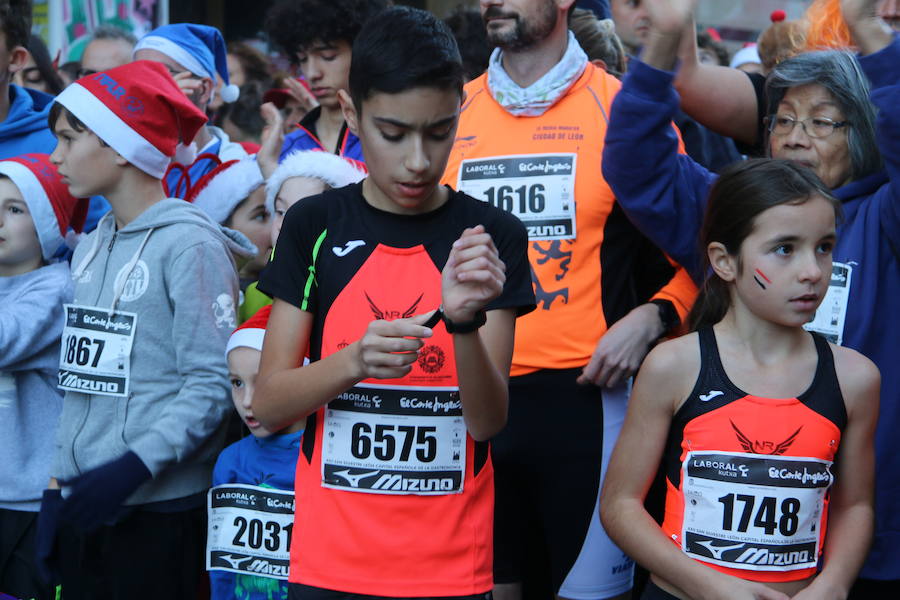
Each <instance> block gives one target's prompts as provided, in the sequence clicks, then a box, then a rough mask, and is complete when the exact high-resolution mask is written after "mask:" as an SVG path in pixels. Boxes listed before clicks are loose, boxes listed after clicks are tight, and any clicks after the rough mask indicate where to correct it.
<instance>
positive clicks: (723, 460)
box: [662, 328, 847, 582]
mask: <svg viewBox="0 0 900 600" xmlns="http://www.w3.org/2000/svg"><path fill="white" fill-rule="evenodd" d="M698 334H699V343H700V355H701V367H700V375H699V377H698V378H697V383H696V385H695V386H694V389H693V391H692V392H691V395H690V396H689V397H688V399H687V400H686V401H685V402H684V404H683V405H682V406H681V407H680V408H679V409H678V411H677V412H676V413H675V415H674V417H673V419H672V425H671V429H670V432H669V437H668V441H667V443H666V450H665V454H664V458H663V465H664V469H665V474H666V490H667V491H666V508H665V518H664V520H663V524H662V529H663V532H664V533H665V534H666V535H667V536H668V537H669V539H671V540H672V541H673V542H674V543H675V544H677V545H678V546H679V547H680V548H681V549H682V550H683V551H684V552H685V553H686V554H687V555H688V556H690V557H691V558H694V559H696V560H698V561H701V562H703V563H704V564H707V565H708V566H710V567H712V568H714V569H716V570H718V571H721V572H723V573H727V574H729V575H734V576H736V577H740V578H743V579H749V580H754V581H763V582H774V581H794V580H799V579H805V578H807V577H810V576H812V575H815V573H816V564H817V562H818V560H819V556H820V555H821V553H822V549H823V544H824V540H825V528H826V524H827V517H828V503H829V497H830V490H831V485H832V482H833V474H832V463H833V462H834V459H835V455H836V453H837V451H838V447H839V445H840V441H841V432H842V431H843V429H844V427H845V426H846V423H847V411H846V407H845V405H844V399H843V396H842V395H841V391H840V386H839V384H838V379H837V374H836V373H835V369H834V357H833V355H832V352H831V349H830V348H829V346H828V342H826V341H825V340H824V338H822V337H820V336H818V335H816V334H811V335H813V338H814V340H815V345H816V351H817V353H818V366H817V367H816V372H815V375H814V377H813V382H812V384H811V385H810V386H809V388H808V389H807V390H806V391H805V392H804V393H803V394H800V395H799V396H798V397H796V398H762V397H759V396H753V395H751V394H747V393H746V392H744V391H742V390H740V389H739V388H738V387H737V386H735V385H734V383H732V382H731V380H730V379H729V378H728V376H727V375H726V374H725V370H724V368H723V367H722V361H721V359H720V357H719V351H718V347H717V345H716V338H715V334H714V333H713V330H712V329H711V328H705V329H701V330H700V331H699V332H698Z"/></svg>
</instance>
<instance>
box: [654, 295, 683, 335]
mask: <svg viewBox="0 0 900 600" xmlns="http://www.w3.org/2000/svg"><path fill="white" fill-rule="evenodd" d="M650 304H655V305H656V307H657V308H659V320H660V321H662V324H663V333H662V335H661V336H659V337H663V336H664V335H668V334H669V333H671V332H672V330H673V329H675V328H676V327H678V326H679V325H681V317H679V316H678V311H677V310H675V305H674V304H672V303H671V302H670V301H669V300H662V299H655V300H651V301H650Z"/></svg>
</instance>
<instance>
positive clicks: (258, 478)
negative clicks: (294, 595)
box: [209, 431, 303, 600]
mask: <svg viewBox="0 0 900 600" xmlns="http://www.w3.org/2000/svg"><path fill="white" fill-rule="evenodd" d="M302 435H303V432H302V431H298V432H296V433H286V434H283V435H272V436H270V437H267V438H262V439H260V438H256V437H254V436H252V435H250V436H247V437H245V438H243V439H241V440H240V441H238V442H235V443H234V444H232V445H230V446H228V447H227V448H225V449H224V450H223V451H222V454H220V455H219V460H217V461H216V468H215V469H214V470H213V479H212V483H213V486H217V485H223V484H226V483H247V484H251V485H259V486H262V487H271V488H275V489H279V490H293V489H294V472H295V470H296V468H297V456H298V454H299V452H300V438H301V436H302ZM209 582H210V587H211V591H212V600H287V582H286V581H279V580H277V579H271V578H268V577H255V576H253V575H243V574H238V573H231V572H229V571H210V572H209Z"/></svg>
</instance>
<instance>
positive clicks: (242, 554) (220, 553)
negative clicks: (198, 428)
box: [206, 306, 306, 600]
mask: <svg viewBox="0 0 900 600" xmlns="http://www.w3.org/2000/svg"><path fill="white" fill-rule="evenodd" d="M271 309H272V307H271V306H265V307H263V308H262V309H260V311H259V312H257V313H256V314H255V315H253V316H252V317H251V318H250V319H248V320H247V322H246V323H244V324H243V325H241V326H240V327H239V328H237V329H236V330H235V332H234V333H233V334H232V335H231V338H230V339H229V340H228V346H227V349H226V353H227V357H228V377H229V379H230V381H231V399H232V401H233V402H234V408H235V409H236V410H237V412H238V414H239V415H240V417H241V420H242V421H243V422H244V424H245V425H246V426H247V428H248V429H249V430H250V433H251V434H253V435H250V436H247V437H245V438H243V439H242V440H240V441H238V442H236V443H234V444H232V445H230V446H228V447H227V448H225V450H223V451H222V454H220V455H219V460H218V461H216V468H215V470H213V488H212V489H211V490H210V492H209V519H210V531H211V535H210V537H209V540H208V544H207V562H206V566H207V569H209V579H210V586H211V589H212V598H213V600H234V599H236V598H241V599H246V600H268V599H269V598H287V567H288V563H289V549H290V548H289V547H290V533H289V532H290V529H291V525H292V523H293V513H294V471H295V466H296V463H297V454H298V452H299V449H300V438H301V436H302V435H303V428H304V426H305V424H306V420H305V419H303V420H301V421H298V422H296V423H294V424H293V425H291V426H289V427H287V428H286V429H283V430H281V431H277V432H272V431H269V430H267V429H266V428H265V427H263V426H262V424H260V422H259V421H257V420H256V419H255V418H254V417H253V408H252V407H251V405H250V400H251V398H252V397H253V388H254V386H255V384H256V375H257V372H258V371H259V357H260V353H261V351H262V343H263V338H264V337H265V333H266V324H267V322H268V320H269V313H270V312H271ZM231 492H237V493H238V494H241V493H244V494H248V493H249V494H252V495H253V496H254V500H253V501H252V502H251V503H249V504H248V503H243V502H237V501H235V498H237V497H239V496H235V495H233V494H232V493H231ZM244 497H246V496H244ZM254 520H256V521H259V522H260V523H264V524H265V525H264V530H263V537H264V544H262V545H259V544H255V543H252V540H250V539H249V538H248V536H251V535H252V534H251V530H252V527H253V526H252V525H250V524H252V523H253V521H254ZM245 523H246V524H248V527H247V529H246V530H245V531H243V532H242V526H243V524H245ZM257 546H259V547H257ZM258 561H265V563H266V565H267V566H269V568H270V570H269V571H268V573H269V576H260V575H258V574H257V573H258V572H259V571H258V570H256V569H255V565H259V564H261V563H260V562H258Z"/></svg>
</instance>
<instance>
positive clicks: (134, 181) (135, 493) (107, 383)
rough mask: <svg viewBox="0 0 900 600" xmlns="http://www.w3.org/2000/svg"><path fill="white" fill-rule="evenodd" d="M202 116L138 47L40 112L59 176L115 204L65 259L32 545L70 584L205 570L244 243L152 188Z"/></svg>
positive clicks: (130, 585) (106, 591)
mask: <svg viewBox="0 0 900 600" xmlns="http://www.w3.org/2000/svg"><path fill="white" fill-rule="evenodd" d="M205 121H206V117H205V116H204V115H203V114H202V113H201V112H200V111H199V110H198V109H197V108H196V107H194V106H193V104H191V103H190V102H189V101H188V100H187V98H185V96H184V94H183V93H182V92H181V91H180V90H179V88H178V86H177V85H176V84H175V82H174V81H173V80H172V77H171V76H170V75H169V73H168V71H167V70H166V68H165V67H164V66H163V65H161V64H159V63H152V62H148V61H137V62H133V63H129V64H126V65H123V66H120V67H116V68H114V69H110V70H109V71H105V72H100V73H96V74H93V75H89V76H87V77H84V78H82V79H80V80H78V81H77V82H75V83H74V84H72V85H70V86H69V87H68V88H66V90H65V91H63V93H61V94H60V95H59V96H58V97H57V98H56V105H55V106H54V107H53V108H52V109H51V112H50V125H51V127H52V128H53V131H54V133H55V134H56V136H57V139H58V140H59V143H58V146H57V148H56V150H55V151H54V152H53V154H52V156H51V159H52V160H53V162H54V163H55V164H56V165H58V167H59V171H60V174H61V175H62V176H63V177H64V179H65V181H66V182H67V184H68V186H69V190H70V191H71V193H72V194H73V195H76V196H91V195H96V194H100V195H103V196H104V197H105V198H106V199H107V200H109V202H110V205H111V206H112V211H111V212H110V213H108V214H107V215H106V216H104V217H103V218H102V219H101V221H100V223H99V225H98V226H97V229H96V230H95V231H94V232H92V233H91V234H90V235H89V236H88V237H87V238H86V239H84V240H83V241H82V242H81V244H79V246H78V248H77V249H76V251H75V254H74V256H73V259H72V265H73V270H72V277H73V279H74V281H75V294H74V300H73V302H72V304H70V305H66V313H65V323H66V325H65V330H64V333H63V345H62V352H61V355H60V369H59V386H60V388H62V389H63V390H65V392H66V396H65V401H64V403H63V412H62V416H61V418H60V424H59V433H58V435H57V454H56V461H55V464H54V467H53V471H52V475H53V477H54V478H55V480H51V483H50V487H51V488H53V487H54V486H55V485H56V484H57V483H58V484H59V486H60V487H61V488H62V490H61V493H60V492H59V491H54V490H53V489H50V490H47V492H46V493H45V499H44V506H43V507H42V515H41V517H42V520H43V522H42V523H41V526H40V534H39V538H40V539H39V552H40V554H41V557H42V558H43V559H44V560H45V564H47V565H48V566H49V567H50V568H51V570H53V569H54V568H56V569H58V571H57V572H58V574H59V577H60V580H61V583H62V585H63V588H64V589H65V593H66V598H67V600H70V599H72V598H76V599H77V598H88V597H90V598H163V597H165V598H193V597H195V594H196V587H197V582H198V581H199V578H200V577H202V576H203V561H202V558H203V547H204V543H205V493H206V490H207V488H208V487H209V484H210V477H211V472H212V468H213V465H214V463H215V459H216V456H217V454H218V452H219V450H221V447H222V435H221V434H222V433H223V431H222V428H221V425H222V423H223V420H224V417H225V415H226V414H227V413H228V411H229V409H230V401H229V396H228V392H229V389H228V379H227V373H228V369H227V366H226V364H225V360H224V348H225V344H226V342H227V340H228V336H229V335H230V333H231V331H232V330H233V329H234V327H235V309H234V307H235V301H236V297H237V275H236V269H235V265H234V262H233V259H232V256H231V251H235V252H242V251H243V252H249V251H252V250H253V249H252V245H251V244H249V242H247V241H246V239H245V238H243V237H241V238H240V241H239V242H236V241H234V240H233V239H232V238H230V237H228V236H226V235H225V234H224V233H223V231H222V230H221V229H220V228H219V226H218V225H216V224H215V223H213V222H212V221H210V220H209V218H208V217H206V216H205V215H204V214H203V213H202V212H201V211H200V210H199V209H197V208H196V207H194V206H191V205H190V204H188V203H186V202H184V201H181V200H177V199H173V198H168V199H167V198H166V197H165V194H164V193H163V187H162V182H161V179H162V177H163V175H164V173H165V170H166V168H167V166H168V163H169V160H170V158H171V157H172V156H173V155H174V153H175V148H176V145H177V144H178V143H179V142H183V143H186V144H187V143H190V141H191V140H192V139H193V138H194V136H195V135H196V133H197V131H198V130H199V128H200V127H202V126H203V124H204V123H205ZM57 526H58V527H57ZM54 532H55V533H56V535H54ZM54 550H56V552H54Z"/></svg>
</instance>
